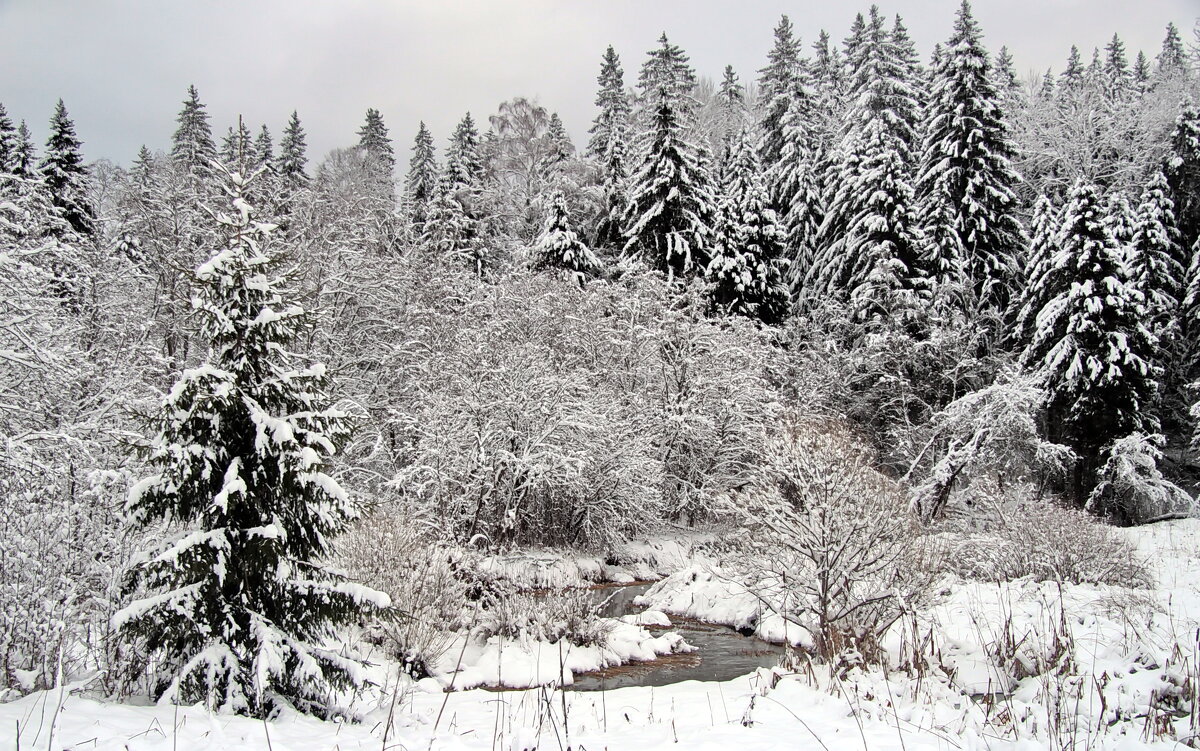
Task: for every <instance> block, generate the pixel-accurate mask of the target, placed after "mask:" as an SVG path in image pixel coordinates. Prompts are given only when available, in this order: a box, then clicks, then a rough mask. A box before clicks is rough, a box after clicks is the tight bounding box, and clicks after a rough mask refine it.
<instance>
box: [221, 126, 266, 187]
mask: <svg viewBox="0 0 1200 751" xmlns="http://www.w3.org/2000/svg"><path fill="white" fill-rule="evenodd" d="M221 161H223V162H224V163H225V164H226V165H230V166H233V167H234V168H235V169H238V170H240V171H242V172H247V173H248V172H249V168H250V167H253V165H254V164H255V163H257V161H258V158H257V156H256V155H255V153H254V138H253V136H251V135H250V129H249V128H247V127H246V123H245V122H243V120H242V118H241V116H240V115H239V116H238V122H237V126H236V127H234V126H232V125H231V126H230V127H229V130H227V131H226V132H225V137H224V138H223V139H222V140H221Z"/></svg>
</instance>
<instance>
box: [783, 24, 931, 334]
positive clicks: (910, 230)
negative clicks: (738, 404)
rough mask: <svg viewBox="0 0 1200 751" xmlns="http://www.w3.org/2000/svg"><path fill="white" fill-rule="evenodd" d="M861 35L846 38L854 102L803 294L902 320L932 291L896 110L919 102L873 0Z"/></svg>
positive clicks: (906, 130)
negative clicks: (922, 256) (921, 247)
mask: <svg viewBox="0 0 1200 751" xmlns="http://www.w3.org/2000/svg"><path fill="white" fill-rule="evenodd" d="M856 26H857V23H856ZM857 36H858V38H857V39H855V40H854V41H853V42H852V43H851V44H849V45H848V46H847V48H848V50H850V51H851V53H852V54H853V58H852V59H851V63H852V65H853V69H852V79H851V86H852V88H851V93H850V101H851V102H853V103H854V106H853V107H852V109H851V111H850V112H849V113H848V114H847V117H846V124H845V127H844V134H843V136H842V140H841V143H840V144H839V146H838V155H837V161H836V164H835V169H836V172H835V173H834V175H833V177H832V179H831V180H830V183H829V185H830V198H829V200H828V202H827V204H826V206H825V210H826V213H825V216H824V219H823V222H822V225H821V229H820V232H819V248H818V252H817V254H816V255H815V257H814V260H813V264H812V266H811V267H810V268H809V270H808V271H807V274H806V279H805V282H804V295H805V297H806V298H808V299H810V300H811V299H820V298H822V297H824V296H833V297H836V298H839V299H842V300H847V301H850V302H851V303H852V305H853V307H854V315H855V317H856V318H858V319H859V320H861V321H864V322H871V323H873V324H876V323H878V324H884V323H896V324H899V325H902V326H908V325H909V324H910V323H913V322H914V321H915V318H916V313H917V311H918V310H919V308H920V307H922V306H923V305H924V301H925V300H927V299H928V297H929V293H930V288H929V282H928V279H927V274H926V272H925V269H924V267H923V264H922V261H921V258H920V255H921V253H920V242H919V235H918V233H917V225H916V218H915V216H914V214H913V207H914V202H913V189H912V185H911V182H910V180H911V173H912V154H911V152H910V150H909V144H910V143H911V142H912V139H913V137H914V135H913V133H912V131H911V128H910V126H909V124H908V123H907V122H906V118H905V117H904V116H903V114H902V113H905V112H908V111H911V110H914V109H915V104H914V99H913V93H912V82H911V81H910V80H909V79H908V77H907V71H908V68H907V67H906V65H905V64H904V61H903V60H902V58H901V55H900V54H898V52H897V50H896V48H895V46H894V45H893V39H892V36H891V34H889V33H888V32H887V31H886V30H885V29H884V21H883V17H882V16H881V15H880V14H879V12H878V9H877V8H874V7H873V8H872V9H871V13H870V21H869V23H867V24H866V25H865V26H864V28H863V30H862V32H861V33H859V34H857Z"/></svg>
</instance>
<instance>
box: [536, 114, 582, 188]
mask: <svg viewBox="0 0 1200 751" xmlns="http://www.w3.org/2000/svg"><path fill="white" fill-rule="evenodd" d="M545 139H546V145H547V148H546V157H545V160H544V161H543V164H542V170H543V172H544V174H545V176H546V177H547V178H549V177H550V176H552V175H554V174H556V173H557V172H558V171H559V170H560V169H562V165H563V164H564V163H565V162H566V161H567V160H568V159H570V158H571V157H572V156H574V154H575V145H574V144H572V143H571V137H570V136H569V135H567V129H566V126H564V125H563V121H562V118H561V117H559V116H558V113H557V112H552V113H551V114H550V122H549V123H548V124H547V125H546V135H545Z"/></svg>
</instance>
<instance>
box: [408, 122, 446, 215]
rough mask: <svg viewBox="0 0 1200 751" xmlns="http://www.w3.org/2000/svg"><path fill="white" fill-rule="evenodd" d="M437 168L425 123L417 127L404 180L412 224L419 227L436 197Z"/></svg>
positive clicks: (430, 138)
mask: <svg viewBox="0 0 1200 751" xmlns="http://www.w3.org/2000/svg"><path fill="white" fill-rule="evenodd" d="M437 181H438V166H437V158H436V157H435V156H434V147H433V135H432V134H430V132H429V129H428V128H426V127H425V122H424V121H421V124H420V125H419V126H418V127H417V137H416V139H415V140H414V141H413V155H412V158H411V159H409V161H408V177H407V178H406V179H405V183H404V189H405V200H406V201H407V202H408V207H409V211H410V212H411V215H412V221H413V224H415V225H417V226H418V227H420V226H421V225H423V224H424V223H425V220H426V218H427V216H428V212H429V204H430V203H431V202H432V201H433V199H434V197H435V196H436V195H437V189H438V187H437Z"/></svg>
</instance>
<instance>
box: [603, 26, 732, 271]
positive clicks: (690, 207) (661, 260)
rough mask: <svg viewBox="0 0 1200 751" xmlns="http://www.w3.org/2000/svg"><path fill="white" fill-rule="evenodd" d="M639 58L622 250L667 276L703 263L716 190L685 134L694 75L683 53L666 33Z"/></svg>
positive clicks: (700, 154) (701, 156)
mask: <svg viewBox="0 0 1200 751" xmlns="http://www.w3.org/2000/svg"><path fill="white" fill-rule="evenodd" d="M659 45H660V46H659V47H658V48H657V49H654V50H651V51H650V53H649V54H648V55H647V57H648V59H647V61H646V63H645V64H644V65H643V66H642V70H641V74H640V76H639V79H638V80H639V82H640V86H641V89H642V100H643V107H645V109H646V115H645V120H646V122H647V132H646V133H645V135H644V136H643V138H642V142H643V144H642V148H641V151H642V154H643V156H642V160H641V166H640V168H639V169H638V170H637V172H636V173H635V174H634V175H633V177H632V179H631V181H630V182H631V186H632V187H631V190H630V197H629V205H628V208H627V209H626V211H625V229H624V235H625V238H626V240H625V251H626V252H634V253H637V254H639V255H641V256H642V257H644V258H646V259H647V260H648V261H649V262H650V263H651V265H652V266H653V267H654V268H656V269H658V270H659V271H662V272H663V273H666V274H667V275H668V276H670V277H682V276H688V275H691V274H694V273H697V272H699V271H702V270H703V269H704V268H705V266H707V264H708V252H709V248H708V243H709V235H710V233H711V224H710V222H711V218H712V212H713V205H714V201H713V196H712V190H711V187H710V178H709V175H708V165H707V159H706V156H705V154H704V152H703V151H702V150H701V149H700V148H699V147H697V146H696V145H695V144H694V143H692V142H691V141H690V140H689V133H688V128H689V125H690V123H691V120H692V117H693V112H694V110H695V100H694V99H693V98H692V95H691V92H692V89H693V87H694V86H695V82H696V76H695V73H694V72H693V71H692V69H691V66H690V65H688V58H687V55H685V54H684V52H683V50H681V49H680V48H679V47H677V46H676V45H673V44H671V43H670V42H669V41H668V40H667V35H666V34H663V35H662V37H660V38H659Z"/></svg>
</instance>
